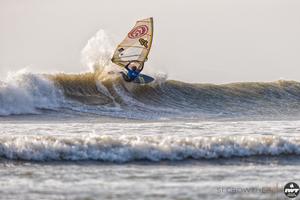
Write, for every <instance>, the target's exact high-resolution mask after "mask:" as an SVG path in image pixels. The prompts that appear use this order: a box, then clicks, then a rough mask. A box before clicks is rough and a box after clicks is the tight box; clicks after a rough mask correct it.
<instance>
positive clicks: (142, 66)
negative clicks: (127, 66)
mask: <svg viewBox="0 0 300 200" xmlns="http://www.w3.org/2000/svg"><path fill="white" fill-rule="evenodd" d="M143 69H144V63H143V62H142V63H141V68H140V69H139V71H140V72H141V71H142V70H143Z"/></svg>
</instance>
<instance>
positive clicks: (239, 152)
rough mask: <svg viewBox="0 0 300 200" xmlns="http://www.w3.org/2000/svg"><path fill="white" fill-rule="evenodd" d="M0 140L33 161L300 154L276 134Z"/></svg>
mask: <svg viewBox="0 0 300 200" xmlns="http://www.w3.org/2000/svg"><path fill="white" fill-rule="evenodd" d="M0 141H1V142H0V156H1V157H3V158H7V159H24V160H36V161H47V160H98V161H108V162H128V161H137V160H148V161H161V160H185V159H196V160H198V159H217V158H230V157H245V156H258V155H264V156H277V155H281V154H294V155H300V140H296V139H295V138H293V139H292V138H283V137H275V136H255V137H251V136H226V137H222V136H215V137H186V138H182V137H169V136H117V137H116V136H111V135H103V136H97V135H88V136H84V137H83V136H82V137H80V136H72V137H67V136H1V138H0Z"/></svg>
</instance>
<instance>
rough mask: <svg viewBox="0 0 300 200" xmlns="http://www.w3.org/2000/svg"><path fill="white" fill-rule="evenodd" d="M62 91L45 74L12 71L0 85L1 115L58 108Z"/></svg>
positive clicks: (61, 100) (62, 99)
mask: <svg viewBox="0 0 300 200" xmlns="http://www.w3.org/2000/svg"><path fill="white" fill-rule="evenodd" d="M63 101H64V98H63V94H62V92H61V91H60V90H59V89H58V88H56V87H55V85H54V84H53V83H52V82H51V81H50V80H48V79H47V78H46V77H44V76H43V75H37V74H31V73H27V72H25V71H24V70H21V71H19V72H17V73H10V74H9V75H8V77H7V80H6V81H5V82H3V83H2V84H1V85H0V115H11V114H33V113H38V111H37V109H57V108H58V107H59V106H60V104H61V102H63Z"/></svg>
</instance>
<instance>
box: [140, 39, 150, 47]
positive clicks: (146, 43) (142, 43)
mask: <svg viewBox="0 0 300 200" xmlns="http://www.w3.org/2000/svg"><path fill="white" fill-rule="evenodd" d="M139 42H140V44H141V45H142V46H144V47H146V48H148V41H147V40H144V39H143V38H140V39H139Z"/></svg>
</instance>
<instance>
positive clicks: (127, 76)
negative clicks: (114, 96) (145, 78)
mask: <svg viewBox="0 0 300 200" xmlns="http://www.w3.org/2000/svg"><path fill="white" fill-rule="evenodd" d="M129 65H130V63H128V64H127V65H126V66H125V69H127V74H125V73H122V74H123V78H124V79H125V80H126V81H128V82H131V81H133V80H134V79H136V77H138V76H139V74H140V72H141V71H142V69H143V67H142V69H140V70H138V69H137V70H132V69H130V68H129V67H128V66H129Z"/></svg>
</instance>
